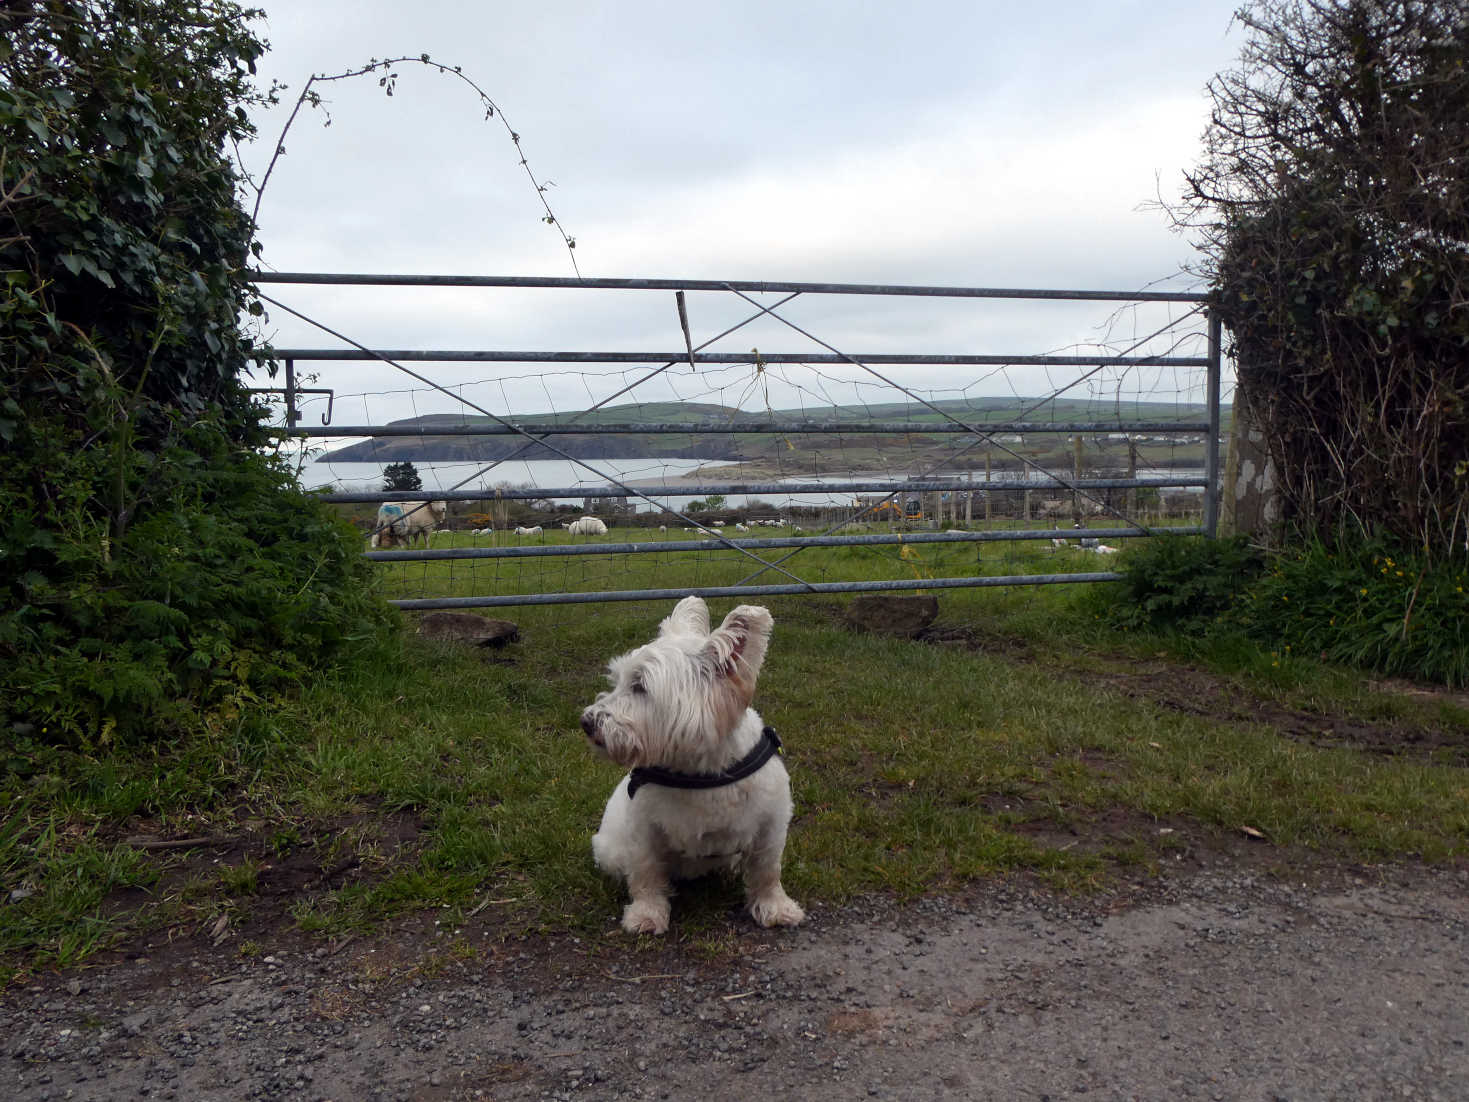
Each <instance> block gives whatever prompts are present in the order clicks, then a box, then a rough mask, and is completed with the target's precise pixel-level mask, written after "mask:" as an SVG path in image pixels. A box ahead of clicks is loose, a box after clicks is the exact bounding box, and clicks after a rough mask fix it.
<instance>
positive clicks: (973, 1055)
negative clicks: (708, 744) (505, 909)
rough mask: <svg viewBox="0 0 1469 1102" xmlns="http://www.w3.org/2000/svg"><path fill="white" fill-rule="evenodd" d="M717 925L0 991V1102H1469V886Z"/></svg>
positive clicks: (289, 960)
mask: <svg viewBox="0 0 1469 1102" xmlns="http://www.w3.org/2000/svg"><path fill="white" fill-rule="evenodd" d="M677 917H678V916H677V906H676V905H675V913H674V921H675V930H676V928H677ZM613 919H615V916H612V917H611V918H609V925H610V923H611V922H612V921H613ZM731 928H732V930H733V931H734V933H733V934H731V935H730V936H729V937H727V938H724V939H715V941H714V943H712V944H704V945H700V944H678V943H672V942H671V943H669V944H667V945H662V944H660V945H657V946H651V947H650V944H649V942H648V941H647V940H644V941H643V942H638V943H635V942H632V941H630V940H628V939H626V938H624V937H623V936H621V935H619V934H613V933H609V934H608V935H607V936H606V937H605V938H603V939H599V940H597V941H595V943H593V942H589V941H588V940H587V939H576V938H557V939H511V940H508V941H496V940H494V939H493V938H492V937H489V936H487V933H488V931H481V932H479V933H478V934H477V933H476V931H475V930H474V929H473V928H472V927H466V928H465V930H464V931H463V932H462V934H461V940H460V941H459V944H460V945H461V946H462V945H463V944H465V942H466V941H468V942H469V943H471V944H472V943H473V939H474V938H475V937H476V936H479V937H480V938H482V939H483V945H484V947H483V948H481V949H479V950H478V951H477V952H475V953H472V954H470V953H465V952H463V951H460V952H457V953H456V952H454V951H451V950H450V949H448V948H446V943H447V941H448V940H449V939H447V938H446V937H444V936H439V937H437V938H436V937H434V935H433V934H432V932H431V929H432V928H431V926H430V927H427V928H423V927H420V928H417V929H413V928H404V929H400V930H398V931H396V932H395V933H394V934H393V935H392V936H390V937H389V936H384V937H383V938H381V939H380V940H378V941H377V942H375V943H371V944H369V943H367V942H365V941H355V942H353V943H352V944H351V945H349V946H347V947H345V948H341V949H340V950H332V949H329V948H327V947H324V946H322V945H320V944H317V943H312V942H309V941H305V940H302V939H301V938H300V937H299V936H298V935H292V934H288V933H285V932H283V933H282V934H281V935H280V943H279V944H278V945H268V944H267V945H262V947H261V950H262V951H261V954H260V955H258V956H252V957H249V958H242V957H241V955H240V953H239V952H238V950H236V951H229V950H228V949H227V948H221V949H217V950H216V949H212V948H210V947H209V946H208V943H207V941H200V942H199V943H198V944H190V943H186V942H185V943H180V942H175V943H173V944H171V945H170V944H160V945H156V946H153V947H152V948H147V947H142V946H140V947H138V949H137V950H135V952H134V955H133V956H131V957H128V956H126V955H124V956H121V957H120V958H119V959H117V960H115V961H114V962H111V963H107V964H105V965H101V966H98V967H95V968H89V969H86V970H79V971H74V972H69V973H61V974H56V975H47V976H44V977H39V978H37V979H35V980H33V981H32V982H31V983H30V985H28V986H26V985H20V986H12V988H11V989H10V990H8V991H6V992H5V993H4V1002H3V1006H0V1037H3V1038H4V1042H3V1043H4V1052H3V1063H0V1097H3V1098H5V1099H12V1100H14V1102H41V1100H45V1102H51V1100H59V1099H73V1100H96V1102H108V1100H112V1099H124V1098H149V1099H170V1100H173V1099H178V1100H184V1099H188V1100H196V1099H203V1100H212V1099H220V1100H224V1099H230V1100H233V1099H301V1100H335V1102H352V1100H359V1099H362V1100H376V1099H382V1100H414V1102H418V1100H425V1102H427V1100H438V1099H478V1098H486V1099H540V1098H557V1099H560V1098H566V1099H580V1098H585V1099H600V1098H669V1099H686V1098H694V1097H699V1096H702V1097H704V1098H745V1097H751V1096H757V1095H764V1096H767V1097H780V1098H793V1099H847V1098H885V1099H939V1098H943V1099H947V1098H976V1099H991V1098H993V1099H1074V1098H1086V1099H1089V1100H1090V1099H1191V1098H1201V1099H1261V1100H1275V1099H1290V1100H1293V1102H1295V1100H1309V1099H1343V1098H1348V1099H1389V1098H1393V1099H1396V1098H1413V1099H1445V1100H1449V1099H1454V1100H1458V1099H1464V1098H1469V1049H1466V1043H1469V955H1466V948H1469V944H1466V932H1469V866H1464V865H1459V866H1454V867H1448V868H1435V869H1424V868H1422V867H1408V866H1393V867H1387V868H1372V869H1363V868H1333V869H1326V870H1323V869H1321V868H1316V869H1314V870H1313V871H1312V872H1310V873H1309V874H1291V875H1289V876H1286V875H1284V874H1277V873H1273V872H1270V871H1265V870H1262V869H1260V868H1257V867H1253V866H1251V865H1249V864H1243V863H1239V862H1230V861H1225V862H1222V863H1218V864H1215V865H1212V866H1210V867H1207V868H1205V869H1203V870H1201V871H1196V872H1192V873H1174V874H1172V875H1170V876H1167V877H1163V878H1160V879H1155V880H1150V881H1144V882H1139V883H1137V884H1122V885H1119V886H1117V887H1116V888H1115V889H1114V890H1112V891H1109V892H1108V893H1106V894H1103V895H1099V896H1095V897H1090V898H1087V899H1081V900H1078V899H1076V898H1073V897H1060V896H1057V895H1054V894H1052V893H1050V892H1048V891H1046V890H1044V889H1043V888H1039V887H1036V886H1034V885H1029V884H1024V883H1017V882H1007V883H1001V884H990V885H985V886H981V887H978V888H976V889H975V890H973V891H972V892H970V893H968V894H966V895H964V896H945V897H933V898H928V899H924V900H921V901H919V902H917V903H914V904H909V905H903V906H899V905H896V904H892V903H889V902H886V901H881V900H869V901H864V902H862V903H859V904H855V905H852V906H848V907H843V908H839V909H833V908H820V907H818V908H815V909H814V910H813V913H812V917H811V920H810V921H809V922H808V924H807V925H805V926H803V927H801V928H799V929H797V930H794V931H785V932H778V933H772V932H767V931H762V930H758V929H755V928H754V927H752V926H751V925H750V924H749V923H748V921H747V920H740V919H732V921H731ZM675 936H676V935H675ZM142 953H146V954H147V955H140V954H142Z"/></svg>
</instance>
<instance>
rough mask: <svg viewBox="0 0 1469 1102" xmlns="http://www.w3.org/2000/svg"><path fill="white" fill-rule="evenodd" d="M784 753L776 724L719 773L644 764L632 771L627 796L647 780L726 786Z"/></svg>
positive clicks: (667, 785) (680, 785)
mask: <svg viewBox="0 0 1469 1102" xmlns="http://www.w3.org/2000/svg"><path fill="white" fill-rule="evenodd" d="M779 753H780V737H779V736H778V735H777V734H776V733H775V728H774V727H766V728H765V729H764V730H762V731H761V732H760V741H759V742H758V743H756V744H755V749H753V750H751V751H750V752H749V753H748V754H746V755H745V756H744V757H743V758H741V759H740V760H739V761H737V762H735V763H734V764H733V765H731V766H730V767H729V768H727V769H721V770H720V771H719V772H718V773H679V772H676V771H674V770H672V769H660V768H658V767H657V766H656V765H640V766H638V768H636V769H634V770H633V771H632V772H631V773H630V774H628V780H627V797H628V799H632V798H633V797H634V796H636V795H637V793H638V789H639V788H641V787H642V786H643V785H645V784H658V785H662V786H663V787H664V788H723V787H724V786H725V785H727V784H734V783H735V781H742V780H744V779H745V778H746V777H748V776H750V775H751V774H752V773H756V772H758V771H759V769H760V767H761V766H763V765H764V764H765V763H766V762H768V761H769V760H770V759H771V758H773V757H775V755H776V754H779Z"/></svg>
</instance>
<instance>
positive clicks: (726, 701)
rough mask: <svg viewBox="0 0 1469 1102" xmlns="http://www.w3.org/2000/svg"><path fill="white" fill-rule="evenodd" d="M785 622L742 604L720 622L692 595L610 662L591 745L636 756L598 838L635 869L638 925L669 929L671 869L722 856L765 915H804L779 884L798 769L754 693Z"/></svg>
mask: <svg viewBox="0 0 1469 1102" xmlns="http://www.w3.org/2000/svg"><path fill="white" fill-rule="evenodd" d="M773 624H774V620H772V618H771V616H770V613H769V612H768V611H766V610H765V609H763V608H758V607H755V606H753V605H740V606H739V607H738V608H736V609H735V610H734V611H733V612H731V613H730V614H729V615H728V616H726V617H725V618H724V623H722V624H721V625H720V626H719V629H718V630H717V631H714V632H710V630H709V609H708V608H707V607H706V606H705V604H704V602H703V601H702V600H700V599H699V598H698V597H685V598H684V599H683V600H682V601H680V602H679V603H678V605H677V607H676V608H674V610H673V614H672V615H670V616H669V617H668V618H667V619H666V620H664V621H663V623H662V624H660V625H659V628H658V637H657V638H656V639H654V640H653V641H652V642H651V643H648V644H647V645H646V646H642V647H638V648H637V649H636V650H632V651H629V652H628V653H627V654H624V655H621V656H620V657H618V658H614V659H613V660H612V661H611V662H609V663H608V664H607V676H608V679H609V680H610V681H611V683H612V688H611V690H610V691H608V692H605V693H600V694H599V695H598V696H597V699H596V701H595V702H594V703H593V704H592V705H591V706H590V707H589V708H587V709H586V711H584V712H582V716H581V726H582V730H583V731H585V732H586V735H587V739H588V740H589V741H590V742H591V744H592V746H593V748H594V749H596V750H597V751H598V752H599V753H601V754H603V755H605V756H606V757H608V758H610V759H611V760H612V761H614V762H616V763H617V764H618V765H624V766H629V767H631V769H632V772H631V773H629V774H628V775H627V776H626V777H624V778H623V779H622V782H621V783H620V784H619V785H618V786H617V788H616V790H615V791H614V792H613V793H612V798H611V799H610V800H608V801H607V810H606V811H605V812H604V813H603V815H602V828H601V829H600V830H599V831H598V832H597V834H596V836H595V837H594V838H593V839H592V854H593V856H594V857H595V858H596V861H597V865H598V867H599V868H601V869H602V871H603V872H605V873H607V874H608V875H610V876H615V877H618V878H621V879H625V880H626V881H627V887H628V892H629V894H630V895H631V896H632V902H631V903H629V904H628V905H627V908H626V909H625V910H624V911H623V914H622V928H623V929H624V930H627V931H629V932H630V933H652V934H661V933H663V932H665V931H666V930H667V929H668V910H669V903H668V900H669V896H670V895H672V893H673V881H674V880H688V879H692V878H694V877H696V876H703V875H705V874H706V873H710V872H714V871H716V870H718V869H731V870H738V871H739V872H740V873H741V874H742V875H743V877H744V882H745V896H746V900H747V902H748V903H749V906H750V913H751V915H752V916H753V917H754V919H755V921H756V922H758V923H759V924H760V925H761V926H794V925H796V923H798V922H800V921H801V920H802V919H803V918H805V917H806V913H805V912H804V911H803V910H801V908H800V906H799V905H797V903H796V902H795V900H793V899H791V897H790V896H788V895H786V893H785V889H784V888H782V887H781V884H780V861H781V854H782V852H783V851H784V849H785V841H786V828H787V827H788V826H789V825H790V821H791V782H790V777H789V775H788V774H787V773H786V769H785V765H784V764H783V763H782V762H781V760H780V756H779V754H778V750H779V748H780V740H779V739H777V738H776V737H775V732H774V731H772V730H771V729H770V728H769V727H766V726H765V725H764V724H763V723H762V722H761V720H760V716H759V714H758V713H757V712H756V711H755V709H753V708H751V707H750V698H751V697H752V696H754V693H755V677H756V675H757V674H758V673H759V672H760V666H761V664H762V663H763V662H764V661H765V649H766V647H767V646H768V644H769V643H770V629H771V627H772V626H773Z"/></svg>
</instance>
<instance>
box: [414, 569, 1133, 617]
mask: <svg viewBox="0 0 1469 1102" xmlns="http://www.w3.org/2000/svg"><path fill="white" fill-rule="evenodd" d="M1122 578H1123V575H1121V574H1118V573H1115V572H1112V571H1105V572H1099V573H1093V574H1014V575H1008V576H999V577H992V578H912V579H900V580H898V581H891V582H876V581H872V582H811V583H809V584H800V585H796V584H785V585H727V586H705V587H695V588H693V589H628V590H620V591H619V590H611V591H603V592H601V593H517V594H503V595H501V596H493V597H490V596H486V597H422V598H414V599H405V600H397V601H389V602H388V603H389V604H390V605H395V606H397V607H398V608H400V609H403V610H404V611H407V612H418V611H427V610H429V609H438V608H505V607H513V606H517V605H520V606H523V605H584V604H601V603H603V602H612V601H668V600H673V599H674V598H679V597H774V596H779V595H781V594H785V593H790V594H812V593H883V592H889V591H894V590H913V589H973V588H977V587H990V586H1011V585H1064V584H1068V583H1073V582H1075V583H1080V582H1116V581H1121V580H1122Z"/></svg>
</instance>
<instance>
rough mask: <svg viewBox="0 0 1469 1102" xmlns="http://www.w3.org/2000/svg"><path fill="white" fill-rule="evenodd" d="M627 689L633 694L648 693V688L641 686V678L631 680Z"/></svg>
mask: <svg viewBox="0 0 1469 1102" xmlns="http://www.w3.org/2000/svg"><path fill="white" fill-rule="evenodd" d="M629 688H631V689H632V691H633V692H635V693H637V694H639V695H642V694H643V693H646V692H647V691H648V687H647V686H646V685H644V684H643V679H642V678H641V677H635V678H633V682H632V685H630V686H629Z"/></svg>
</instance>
